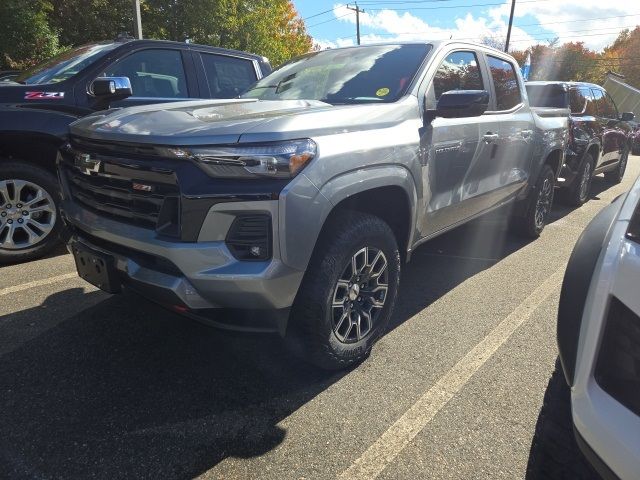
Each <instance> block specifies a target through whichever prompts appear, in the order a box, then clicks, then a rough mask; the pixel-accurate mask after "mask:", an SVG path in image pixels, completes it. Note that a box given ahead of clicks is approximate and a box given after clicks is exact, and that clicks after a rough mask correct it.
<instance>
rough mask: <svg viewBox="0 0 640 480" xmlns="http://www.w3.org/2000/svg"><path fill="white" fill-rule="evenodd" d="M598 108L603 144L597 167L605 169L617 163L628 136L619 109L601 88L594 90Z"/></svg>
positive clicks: (598, 121) (597, 118)
mask: <svg viewBox="0 0 640 480" xmlns="http://www.w3.org/2000/svg"><path fill="white" fill-rule="evenodd" d="M591 90H592V92H593V98H594V103H595V107H596V112H597V117H596V121H597V123H598V124H599V126H600V128H599V130H600V132H601V142H602V155H601V157H600V162H598V164H597V167H596V168H598V167H605V166H606V165H610V164H612V163H616V162H617V161H618V160H619V159H620V155H621V153H622V150H623V149H624V146H625V140H626V135H625V131H624V130H623V128H622V125H621V121H620V119H619V117H618V109H617V108H616V105H615V103H613V100H611V98H610V97H609V96H608V95H607V93H606V92H605V91H604V90H602V89H599V88H592V89H591Z"/></svg>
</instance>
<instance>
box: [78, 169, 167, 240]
mask: <svg viewBox="0 0 640 480" xmlns="http://www.w3.org/2000/svg"><path fill="white" fill-rule="evenodd" d="M68 179H69V187H70V189H71V194H72V195H73V197H74V199H75V200H76V201H77V202H78V203H81V204H83V205H84V206H86V207H89V208H90V209H92V210H96V211H98V212H100V213H102V214H107V215H108V216H113V217H118V218H119V219H124V220H126V221H129V222H133V223H135V224H138V225H140V226H143V227H147V228H155V227H156V225H157V222H158V217H159V215H160V210H161V208H162V205H163V203H164V200H165V197H166V196H165V195H157V194H152V193H150V194H143V193H140V194H139V193H134V192H133V190H132V185H133V183H132V182H131V181H128V182H127V181H124V180H114V179H110V178H106V177H102V176H97V175H95V176H94V175H84V174H81V173H78V172H74V171H73V170H69V174H68Z"/></svg>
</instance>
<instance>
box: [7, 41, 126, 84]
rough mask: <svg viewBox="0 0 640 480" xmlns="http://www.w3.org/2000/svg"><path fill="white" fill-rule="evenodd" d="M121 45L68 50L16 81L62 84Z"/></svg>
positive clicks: (103, 44)
mask: <svg viewBox="0 0 640 480" xmlns="http://www.w3.org/2000/svg"><path fill="white" fill-rule="evenodd" d="M119 45H121V44H119V43H100V44H91V45H84V46H82V47H78V48H75V49H73V50H68V51H66V52H64V53H61V54H60V55H57V56H55V57H53V58H51V59H49V60H47V61H45V62H42V63H40V64H39V65H36V66H35V67H33V68H31V69H29V70H27V71H25V72H23V73H22V74H21V75H20V76H18V77H17V78H15V79H14V81H15V82H18V83H23V84H26V85H37V84H45V83H58V82H62V81H63V80H66V79H67V78H70V77H72V76H73V75H75V74H76V73H78V72H79V71H80V70H82V69H83V68H85V67H87V66H88V65H90V64H92V63H93V62H95V61H96V60H98V59H99V58H101V57H103V56H104V55H105V54H106V53H107V52H109V51H111V50H113V49H114V48H116V47H117V46H119Z"/></svg>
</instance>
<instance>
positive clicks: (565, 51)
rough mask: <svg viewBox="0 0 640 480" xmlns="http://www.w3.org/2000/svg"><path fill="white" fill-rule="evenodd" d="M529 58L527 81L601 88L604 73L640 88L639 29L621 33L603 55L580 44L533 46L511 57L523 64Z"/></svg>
mask: <svg viewBox="0 0 640 480" xmlns="http://www.w3.org/2000/svg"><path fill="white" fill-rule="evenodd" d="M529 53H530V54H531V74H530V77H529V79H530V80H566V81H585V82H593V83H598V84H602V83H603V82H604V79H605V76H606V74H607V72H610V71H611V72H615V73H618V74H621V75H623V76H624V77H625V82H627V83H629V84H630V85H633V86H635V87H637V88H640V27H636V28H635V29H634V30H632V31H630V30H623V31H622V32H621V33H620V35H619V36H618V38H617V39H616V40H615V41H614V42H613V43H612V44H611V45H609V46H608V47H606V48H605V49H604V50H603V51H602V52H595V51H593V50H590V49H589V48H587V47H586V46H585V45H584V43H583V42H570V43H565V44H562V45H555V44H553V43H552V44H551V45H535V46H533V47H531V48H529V49H527V50H524V51H515V52H511V54H512V55H513V56H514V57H515V58H516V60H518V63H520V65H522V64H524V62H525V60H526V58H527V54H529Z"/></svg>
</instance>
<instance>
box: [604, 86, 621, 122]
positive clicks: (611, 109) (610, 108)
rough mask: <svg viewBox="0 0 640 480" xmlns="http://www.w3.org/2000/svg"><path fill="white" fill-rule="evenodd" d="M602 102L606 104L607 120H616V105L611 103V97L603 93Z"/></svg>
mask: <svg viewBox="0 0 640 480" xmlns="http://www.w3.org/2000/svg"><path fill="white" fill-rule="evenodd" d="M604 101H605V104H606V108H607V112H608V115H607V117H608V118H614V119H616V120H617V119H618V108H617V107H616V103H615V102H614V101H613V98H611V95H609V94H608V93H607V92H604Z"/></svg>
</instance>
